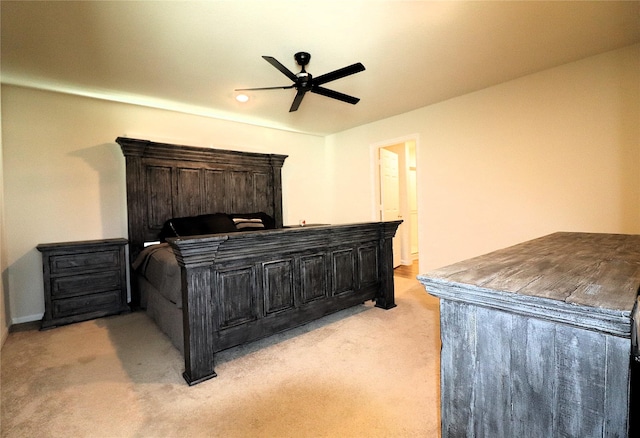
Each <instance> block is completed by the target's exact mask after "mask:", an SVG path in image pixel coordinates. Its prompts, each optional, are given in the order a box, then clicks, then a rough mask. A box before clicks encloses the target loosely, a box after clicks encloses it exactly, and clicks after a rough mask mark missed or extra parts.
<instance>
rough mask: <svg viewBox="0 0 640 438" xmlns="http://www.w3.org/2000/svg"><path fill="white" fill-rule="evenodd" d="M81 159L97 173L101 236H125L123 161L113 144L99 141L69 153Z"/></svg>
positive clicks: (125, 192)
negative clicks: (99, 142) (96, 143)
mask: <svg viewBox="0 0 640 438" xmlns="http://www.w3.org/2000/svg"><path fill="white" fill-rule="evenodd" d="M69 155H70V156H72V157H78V158H81V159H83V160H84V161H85V162H86V163H87V164H89V166H91V168H92V169H93V170H95V171H96V172H97V173H98V176H99V191H100V194H99V196H100V199H99V201H98V202H99V204H100V219H101V223H102V237H103V238H108V237H125V238H126V237H127V235H126V233H127V223H126V222H127V218H126V213H125V212H126V206H127V190H126V180H125V160H124V155H122V152H121V151H120V146H119V145H118V144H117V143H115V142H114V143H103V144H100V145H96V146H90V147H87V148H85V149H80V150H76V151H74V152H72V153H70V154H69Z"/></svg>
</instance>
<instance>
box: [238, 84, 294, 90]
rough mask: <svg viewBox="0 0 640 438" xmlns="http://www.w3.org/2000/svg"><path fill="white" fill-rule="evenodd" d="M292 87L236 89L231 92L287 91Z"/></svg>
mask: <svg viewBox="0 0 640 438" xmlns="http://www.w3.org/2000/svg"><path fill="white" fill-rule="evenodd" d="M293 87H294V85H285V86H282V87H260V88H236V89H235V90H233V91H251V90H287V89H289V88H293Z"/></svg>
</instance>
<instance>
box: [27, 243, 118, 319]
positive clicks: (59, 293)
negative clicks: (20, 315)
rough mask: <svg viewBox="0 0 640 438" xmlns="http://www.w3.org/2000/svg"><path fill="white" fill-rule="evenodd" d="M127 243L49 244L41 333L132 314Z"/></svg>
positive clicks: (44, 250) (43, 249)
mask: <svg viewBox="0 0 640 438" xmlns="http://www.w3.org/2000/svg"><path fill="white" fill-rule="evenodd" d="M126 247H127V240H126V239H105V240H90V241H82V242H63V243H47V244H41V245H38V246H37V249H38V251H40V252H41V253H42V269H43V274H44V302H45V312H44V316H43V318H42V329H47V328H51V327H55V326H58V325H62V324H70V323H73V322H79V321H85V320H88V319H93V318H98V317H101V316H107V315H113V314H117V313H122V312H126V311H128V310H129V307H128V305H127V269H126V267H127V257H126Z"/></svg>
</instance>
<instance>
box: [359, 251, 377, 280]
mask: <svg viewBox="0 0 640 438" xmlns="http://www.w3.org/2000/svg"><path fill="white" fill-rule="evenodd" d="M378 278H379V274H378V247H377V246H376V245H367V246H361V247H360V248H358V281H359V282H360V285H363V286H364V285H368V284H372V283H375V282H376V281H378Z"/></svg>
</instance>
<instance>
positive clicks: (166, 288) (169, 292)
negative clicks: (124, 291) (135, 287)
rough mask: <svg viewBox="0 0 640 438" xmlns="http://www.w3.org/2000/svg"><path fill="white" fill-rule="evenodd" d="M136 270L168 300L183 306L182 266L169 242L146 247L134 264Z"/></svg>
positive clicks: (180, 306)
mask: <svg viewBox="0 0 640 438" xmlns="http://www.w3.org/2000/svg"><path fill="white" fill-rule="evenodd" d="M132 267H133V269H134V272H135V273H136V274H137V275H140V276H142V277H144V278H145V280H147V281H148V282H149V283H150V284H151V285H152V286H153V287H154V288H156V289H157V290H158V292H159V293H160V294H161V295H162V296H163V297H165V298H166V299H167V300H169V301H171V302H172V303H173V304H175V305H176V306H177V307H178V308H179V309H181V308H182V279H181V274H180V266H179V265H178V262H177V260H176V257H175V255H174V254H173V250H172V249H171V247H170V246H169V244H168V243H160V244H156V245H151V246H148V247H146V248H145V249H144V250H142V252H140V254H139V255H138V257H137V258H136V260H135V261H134V262H133V265H132Z"/></svg>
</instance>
